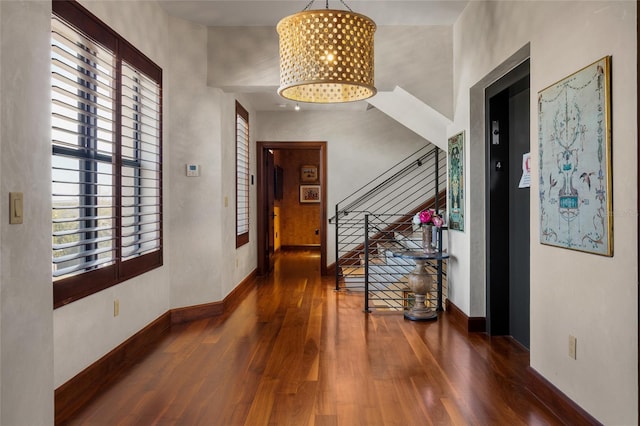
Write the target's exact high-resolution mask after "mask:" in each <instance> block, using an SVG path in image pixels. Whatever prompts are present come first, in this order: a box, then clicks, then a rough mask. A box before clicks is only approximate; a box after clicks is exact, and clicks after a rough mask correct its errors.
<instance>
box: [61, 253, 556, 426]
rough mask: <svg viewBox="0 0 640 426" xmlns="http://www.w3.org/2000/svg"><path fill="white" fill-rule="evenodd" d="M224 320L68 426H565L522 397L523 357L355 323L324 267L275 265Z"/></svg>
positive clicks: (177, 330) (357, 303)
mask: <svg viewBox="0 0 640 426" xmlns="http://www.w3.org/2000/svg"><path fill="white" fill-rule="evenodd" d="M256 281H257V282H256V286H255V288H253V289H252V290H251V291H250V292H249V293H248V295H247V296H246V298H245V299H244V300H243V301H242V302H241V303H240V304H239V305H238V306H237V307H235V309H231V310H230V312H229V313H227V314H225V315H222V316H220V317H216V318H211V319H205V320H199V321H195V322H191V323H187V324H184V325H180V326H174V327H173V328H172V329H171V331H170V332H169V333H168V334H167V336H166V337H165V338H164V339H163V340H162V341H161V342H160V343H159V344H158V345H157V347H156V348H154V349H153V350H152V351H151V353H150V354H149V355H148V356H147V357H146V358H145V359H144V360H143V361H142V362H141V363H139V364H136V365H135V366H134V367H132V368H131V369H130V370H129V371H128V372H127V374H126V375H125V376H123V377H119V378H116V379H115V380H114V383H113V385H112V386H111V387H110V388H109V389H108V390H107V391H106V392H104V393H103V394H102V395H101V396H99V397H98V398H97V399H96V400H94V401H93V402H92V403H91V404H89V406H87V407H86V408H85V409H84V410H83V411H82V412H80V413H78V414H77V415H76V416H75V417H74V419H73V420H72V422H70V423H69V424H74V425H75V424H77V425H115V424H119V425H150V424H163V425H168V424H179V425H225V426H226V425H267V424H269V425H425V424H434V425H449V424H456V425H459V424H465V425H466V424H474V425H518V424H522V425H524V424H529V425H532V424H559V423H560V422H559V421H558V420H557V419H556V418H555V417H554V416H553V415H552V414H551V413H550V412H549V411H548V410H547V409H546V408H545V407H544V406H542V404H541V403H540V402H538V400H536V399H535V398H534V397H533V396H532V395H531V394H530V393H529V392H528V391H527V390H526V389H525V388H524V386H523V383H524V380H525V377H526V374H525V373H526V372H525V369H526V367H527V365H528V353H527V352H525V351H524V350H522V349H521V348H520V347H519V346H517V345H515V344H513V343H511V341H510V340H509V339H507V338H494V339H489V338H488V337H487V336H486V335H484V334H480V333H476V334H471V335H468V336H467V333H466V332H462V331H461V330H460V329H458V328H457V327H455V326H454V325H453V324H450V322H449V321H448V319H447V317H446V314H444V315H441V317H440V319H439V320H438V321H436V322H424V323H419V322H410V321H406V320H404V319H403V317H402V315H401V314H400V313H384V314H380V313H378V314H375V313H374V314H369V315H367V314H364V313H363V312H362V297H361V294H349V293H342V292H341V293H335V292H334V290H333V287H334V282H333V278H332V277H325V278H321V277H320V272H319V255H318V254H316V253H310V252H283V253H281V254H280V255H278V256H277V257H276V264H275V269H274V271H273V273H272V274H271V276H269V277H261V278H258V279H257V280H256Z"/></svg>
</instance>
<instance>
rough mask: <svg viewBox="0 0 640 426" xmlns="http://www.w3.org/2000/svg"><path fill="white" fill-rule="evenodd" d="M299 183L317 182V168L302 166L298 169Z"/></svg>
mask: <svg viewBox="0 0 640 426" xmlns="http://www.w3.org/2000/svg"><path fill="white" fill-rule="evenodd" d="M300 181H302V182H317V181H318V166H302V167H300Z"/></svg>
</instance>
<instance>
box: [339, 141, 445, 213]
mask: <svg viewBox="0 0 640 426" xmlns="http://www.w3.org/2000/svg"><path fill="white" fill-rule="evenodd" d="M436 150H437V147H436V146H435V145H431V144H429V145H425V146H424V147H422V148H421V149H419V150H417V151H416V152H414V153H413V154H411V155H409V156H408V157H406V158H404V159H403V160H401V161H399V162H398V163H396V164H395V165H394V166H392V167H391V168H389V169H388V170H386V171H385V172H383V173H382V174H380V176H378V177H377V178H375V179H373V180H372V181H371V182H369V183H367V184H365V185H363V186H362V187H360V188H358V189H357V190H355V191H354V192H352V193H351V194H349V195H348V196H346V197H345V198H343V199H342V200H340V201H338V203H336V214H335V216H333V217H331V218H330V219H329V223H334V222H335V220H336V218H337V217H338V216H345V215H347V214H348V213H349V212H350V211H352V210H355V209H356V208H357V207H359V206H361V205H362V204H363V203H364V202H366V201H368V200H370V199H371V198H372V197H375V196H376V195H378V194H379V193H380V192H382V191H383V190H384V189H387V188H389V187H390V186H391V185H392V184H394V183H396V182H398V181H399V180H400V179H401V178H403V177H405V176H407V175H408V174H409V173H411V172H412V171H414V170H415V169H416V168H418V167H421V166H423V165H424V164H426V163H427V162H428V160H429V159H430V157H433V156H435V155H436V153H437V151H436ZM423 152H424V153H423ZM421 153H422V154H421ZM416 157H417V158H416ZM406 163H408V164H406ZM404 164H406V165H404ZM403 165H404V166H403ZM400 167H402V168H401V169H400V170H396V169H398V168H400ZM388 174H391V176H388V177H387V175H388ZM371 186H373V187H372V188H370V187H371ZM355 196H357V198H356V199H355V200H353V201H350V202H349V204H348V205H347V206H344V207H340V205H341V204H344V203H346V202H347V201H348V200H349V199H350V198H352V197H355Z"/></svg>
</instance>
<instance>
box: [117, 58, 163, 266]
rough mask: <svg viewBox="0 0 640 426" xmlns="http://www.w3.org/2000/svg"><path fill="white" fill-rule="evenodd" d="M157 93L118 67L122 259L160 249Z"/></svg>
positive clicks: (137, 74)
mask: <svg viewBox="0 0 640 426" xmlns="http://www.w3.org/2000/svg"><path fill="white" fill-rule="evenodd" d="M159 105H160V91H159V87H158V84H157V83H155V82H154V81H153V80H151V79H149V78H148V77H146V76H145V75H143V74H142V73H140V72H139V71H137V70H136V69H135V68H133V67H132V66H130V65H129V64H127V63H126V62H123V64H122V258H123V259H124V260H127V259H130V258H132V257H135V256H139V255H141V254H144V253H146V252H149V251H154V250H158V249H159V248H160V218H161V217H160V214H161V211H160V206H161V198H160V164H161V163H160V161H161V158H160V145H159V143H158V142H159V140H160V111H159Z"/></svg>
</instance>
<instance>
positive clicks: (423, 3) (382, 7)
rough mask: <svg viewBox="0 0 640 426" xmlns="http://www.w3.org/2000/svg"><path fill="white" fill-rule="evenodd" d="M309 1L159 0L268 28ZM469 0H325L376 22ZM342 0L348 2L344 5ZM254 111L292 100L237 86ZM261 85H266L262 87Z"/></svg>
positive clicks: (318, 2) (201, 18)
mask: <svg viewBox="0 0 640 426" xmlns="http://www.w3.org/2000/svg"><path fill="white" fill-rule="evenodd" d="M0 1H1V0H0ZM309 1H310V0H277V1H275V0H159V1H158V3H159V4H160V6H161V7H162V8H164V9H165V10H166V11H167V13H169V14H170V15H173V16H176V17H179V18H182V19H186V20H189V21H192V22H196V23H199V24H202V25H205V26H209V27H245V26H251V27H265V26H266V27H273V28H274V29H275V26H276V25H277V23H278V22H279V21H280V19H282V18H284V17H285V16H288V15H291V14H294V13H297V12H300V11H302V10H303V9H305V7H306V6H307V5H308V4H309ZM326 1H327V0H315V1H314V2H313V4H312V5H311V7H310V9H324V8H325V6H326ZM468 2H469V0H366V1H363V0H344V3H343V2H342V1H341V0H329V2H328V6H329V8H330V9H342V10H344V9H347V7H348V8H350V9H351V10H353V11H354V12H357V13H361V14H364V15H366V16H368V17H370V18H371V19H373V21H374V22H375V23H376V25H377V26H378V27H381V26H410V25H414V26H431V25H452V24H453V23H454V22H455V21H456V19H457V18H458V16H459V15H460V14H461V13H462V11H463V9H464V8H465V6H466V5H467V3H468ZM345 4H346V6H347V7H345ZM405 80H406V79H403V78H399V81H396V82H395V84H397V85H400V86H403V87H405V88H410V87H412V85H415V84H417V83H416V82H415V81H409V80H412V79H409V80H408V81H405ZM238 89H239V90H238V91H239V92H244V93H245V96H247V97H248V98H249V99H250V102H251V104H252V106H253V107H254V108H255V109H256V110H258V111H287V110H293V108H294V106H295V103H293V102H291V101H288V100H285V99H283V98H281V97H280V96H278V95H277V93H276V90H275V88H263V90H256V88H252V89H250V90H246V89H248V88H246V89H245V90H242V88H238ZM264 89H266V90H264ZM301 107H302V109H303V110H324V109H332V110H336V109H337V110H365V109H366V108H368V107H369V104H368V103H367V102H366V101H359V102H349V103H344V104H330V105H317V104H301Z"/></svg>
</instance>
